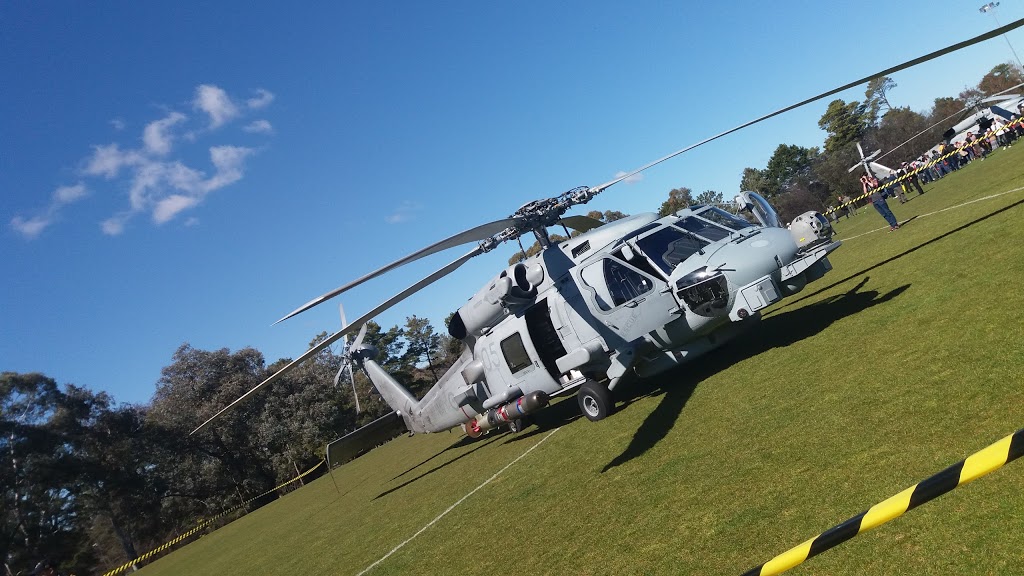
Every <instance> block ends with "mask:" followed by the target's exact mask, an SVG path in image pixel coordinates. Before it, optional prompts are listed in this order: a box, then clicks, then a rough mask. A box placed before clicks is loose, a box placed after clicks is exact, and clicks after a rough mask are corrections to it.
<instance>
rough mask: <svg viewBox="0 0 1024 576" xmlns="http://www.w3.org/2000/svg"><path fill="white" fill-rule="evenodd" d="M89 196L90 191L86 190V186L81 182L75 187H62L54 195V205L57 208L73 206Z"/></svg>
mask: <svg viewBox="0 0 1024 576" xmlns="http://www.w3.org/2000/svg"><path fill="white" fill-rule="evenodd" d="M88 194H89V191H88V190H86V189H85V184H82V183H81V182H79V183H78V184H75V185H74V186H61V187H60V188H57V190H55V191H54V193H53V203H54V204H55V205H57V206H63V205H65V204H71V203H72V202H76V201H78V200H81V199H82V198H85V197H86V196H87V195H88Z"/></svg>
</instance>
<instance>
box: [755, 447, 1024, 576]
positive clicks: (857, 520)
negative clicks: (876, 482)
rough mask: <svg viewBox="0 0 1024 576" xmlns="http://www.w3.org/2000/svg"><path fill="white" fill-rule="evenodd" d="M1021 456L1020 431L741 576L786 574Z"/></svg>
mask: <svg viewBox="0 0 1024 576" xmlns="http://www.w3.org/2000/svg"><path fill="white" fill-rule="evenodd" d="M1022 455H1024V429H1021V430H1018V431H1016V432H1014V433H1013V434H1011V435H1009V436H1007V437H1006V438H1003V439H1002V440H1000V441H998V442H996V443H994V444H992V445H990V446H988V447H987V448H984V449H983V450H980V451H978V452H975V453H974V454H972V455H971V456H969V457H968V458H967V459H966V460H962V461H960V462H957V463H956V464H954V465H952V466H950V467H949V468H946V469H945V470H943V471H942V472H939V473H938V474H936V475H934V476H932V477H930V478H927V479H925V480H923V481H921V482H920V483H918V484H916V485H914V486H911V487H910V488H907V489H906V490H904V491H902V492H900V493H899V494H897V495H895V496H893V497H891V498H889V499H887V500H883V501H882V502H879V503H878V504H875V505H874V506H872V507H871V508H869V509H868V510H866V511H864V512H861V513H860V514H858V515H856V516H854V517H853V518H850V519H849V520H847V521H846V522H843V523H842V524H839V525H838V526H833V527H832V528H829V529H828V530H826V531H825V532H822V533H821V534H819V535H818V536H816V537H814V538H811V539H810V540H808V541H806V542H804V543H802V544H800V545H799V546H796V547H794V548H791V549H789V550H787V551H786V552H783V553H782V554H779V555H778V556H776V557H775V558H772V559H771V560H769V561H768V562H765V563H764V564H762V565H760V566H758V567H756V568H752V569H750V570H748V571H746V572H744V573H743V576H771V575H774V574H781V573H783V572H785V571H786V570H789V569H790V568H792V567H794V566H796V565H797V564H800V563H802V562H804V561H805V560H807V559H808V558H810V557H811V556H816V555H818V554H821V553H822V552H824V551H825V550H828V549H829V548H832V547H833V546H838V545H839V544H842V543H843V542H846V541H847V540H849V539H850V538H853V537H854V536H856V535H857V534H860V533H862V532H866V531H868V530H871V529H872V528H874V527H876V526H879V525H881V524H885V523H886V522H888V521H889V520H892V519H893V518H896V517H898V516H901V515H903V513H905V512H906V511H908V510H911V509H913V508H916V507H918V506H920V505H921V504H924V503H925V502H928V501H929V500H933V499H935V498H938V497H939V496H942V495H943V494H945V493H946V492H949V491H950V490H952V489H954V488H956V487H957V486H962V485H964V484H966V483H968V482H970V481H971V480H975V479H977V478H980V477H982V476H984V475H985V474H988V473H989V472H992V471H994V470H997V469H999V468H1001V467H1002V466H1003V465H1004V464H1006V463H1007V462H1010V461H1011V460H1015V459H1017V458H1019V457H1021V456H1022Z"/></svg>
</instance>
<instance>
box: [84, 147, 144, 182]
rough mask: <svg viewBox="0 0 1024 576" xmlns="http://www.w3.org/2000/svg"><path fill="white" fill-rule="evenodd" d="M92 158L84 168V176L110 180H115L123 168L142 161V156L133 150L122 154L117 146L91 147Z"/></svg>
mask: <svg viewBox="0 0 1024 576" xmlns="http://www.w3.org/2000/svg"><path fill="white" fill-rule="evenodd" d="M92 149H93V153H92V157H91V158H89V164H88V165H87V166H86V167H85V174H86V175H88V176H103V177H104V178H106V179H108V180H110V179H112V178H116V177H117V175H118V173H120V172H121V168H123V167H124V166H133V165H137V164H139V163H140V162H141V161H142V159H143V158H142V155H141V154H139V153H138V152H136V151H134V150H126V151H124V152H122V151H121V149H120V148H119V147H118V145H117V144H109V145H107V146H93V147H92Z"/></svg>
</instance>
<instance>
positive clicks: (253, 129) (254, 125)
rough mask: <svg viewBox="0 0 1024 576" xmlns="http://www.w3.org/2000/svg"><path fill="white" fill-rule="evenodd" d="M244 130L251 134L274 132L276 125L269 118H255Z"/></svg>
mask: <svg viewBox="0 0 1024 576" xmlns="http://www.w3.org/2000/svg"><path fill="white" fill-rule="evenodd" d="M242 130H245V131H246V132H249V133H251V134H273V133H274V127H273V126H271V125H270V122H269V121H267V120H253V121H252V122H250V123H248V124H246V125H245V127H244V128H242Z"/></svg>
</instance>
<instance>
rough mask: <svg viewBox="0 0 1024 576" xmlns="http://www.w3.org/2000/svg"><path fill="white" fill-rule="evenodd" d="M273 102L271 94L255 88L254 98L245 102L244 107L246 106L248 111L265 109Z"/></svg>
mask: <svg viewBox="0 0 1024 576" xmlns="http://www.w3.org/2000/svg"><path fill="white" fill-rule="evenodd" d="M273 101H274V95H273V93H271V92H270V91H269V90H264V89H263V88H257V89H256V96H254V97H252V98H249V99H248V100H246V101H245V105H246V106H248V107H249V109H250V110H259V109H261V108H266V107H267V106H270V103H271V102H273Z"/></svg>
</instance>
